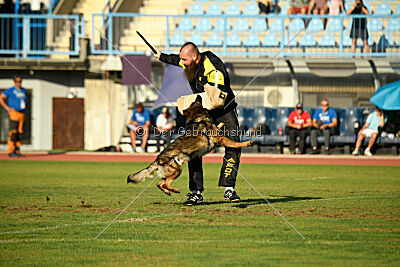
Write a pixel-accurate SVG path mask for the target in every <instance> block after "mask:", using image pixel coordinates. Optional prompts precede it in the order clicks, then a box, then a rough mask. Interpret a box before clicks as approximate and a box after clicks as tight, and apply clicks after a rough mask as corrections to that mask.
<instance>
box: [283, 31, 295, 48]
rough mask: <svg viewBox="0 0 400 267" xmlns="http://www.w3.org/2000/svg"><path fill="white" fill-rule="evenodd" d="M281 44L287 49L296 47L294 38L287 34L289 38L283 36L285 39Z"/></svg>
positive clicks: (292, 35)
mask: <svg viewBox="0 0 400 267" xmlns="http://www.w3.org/2000/svg"><path fill="white" fill-rule="evenodd" d="M289 42H290V43H289ZM283 44H284V45H286V46H288V47H292V46H297V40H296V38H295V35H294V34H289V38H288V35H285V37H284V38H283Z"/></svg>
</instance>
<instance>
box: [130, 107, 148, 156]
mask: <svg viewBox="0 0 400 267" xmlns="http://www.w3.org/2000/svg"><path fill="white" fill-rule="evenodd" d="M128 127H129V133H130V135H131V139H132V149H133V151H134V152H135V151H137V149H136V136H137V135H138V136H142V145H141V147H142V150H143V151H144V152H146V145H147V140H148V139H149V134H150V112H149V111H148V110H147V109H145V108H143V104H142V103H138V104H137V105H136V109H135V110H134V111H133V114H132V117H131V120H130V125H129V126H128Z"/></svg>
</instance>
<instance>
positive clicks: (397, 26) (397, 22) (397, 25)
mask: <svg viewBox="0 0 400 267" xmlns="http://www.w3.org/2000/svg"><path fill="white" fill-rule="evenodd" d="M399 31H400V19H395V18H393V19H390V20H389V22H388V24H387V26H386V29H385V32H386V33H388V32H390V33H392V32H399Z"/></svg>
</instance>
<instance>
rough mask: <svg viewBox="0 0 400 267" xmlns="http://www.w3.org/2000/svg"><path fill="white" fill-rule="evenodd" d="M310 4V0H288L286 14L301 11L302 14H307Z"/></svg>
mask: <svg viewBox="0 0 400 267" xmlns="http://www.w3.org/2000/svg"><path fill="white" fill-rule="evenodd" d="M309 4H310V0H290V1H289V5H290V6H289V8H288V10H287V14H288V15H295V14H299V13H301V14H302V15H305V14H307V12H308V6H309Z"/></svg>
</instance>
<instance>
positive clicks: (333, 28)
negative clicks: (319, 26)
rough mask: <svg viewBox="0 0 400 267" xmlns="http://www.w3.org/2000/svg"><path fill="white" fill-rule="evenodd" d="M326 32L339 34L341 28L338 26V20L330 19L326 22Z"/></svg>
mask: <svg viewBox="0 0 400 267" xmlns="http://www.w3.org/2000/svg"><path fill="white" fill-rule="evenodd" d="M326 31H327V32H341V31H342V27H341V25H340V19H332V20H330V21H328V26H327V28H326Z"/></svg>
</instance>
